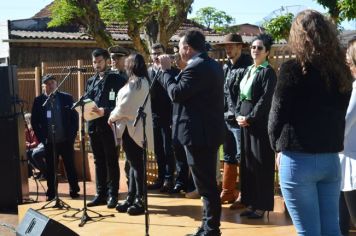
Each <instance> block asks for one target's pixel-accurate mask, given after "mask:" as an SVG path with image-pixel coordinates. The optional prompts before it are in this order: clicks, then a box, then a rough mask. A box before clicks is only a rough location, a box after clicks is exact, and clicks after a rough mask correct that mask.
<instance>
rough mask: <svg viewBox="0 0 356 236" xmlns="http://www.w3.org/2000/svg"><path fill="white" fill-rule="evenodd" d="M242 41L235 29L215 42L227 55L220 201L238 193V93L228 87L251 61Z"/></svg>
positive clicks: (233, 197)
mask: <svg viewBox="0 0 356 236" xmlns="http://www.w3.org/2000/svg"><path fill="white" fill-rule="evenodd" d="M243 44H244V43H243V41H242V37H241V35H238V34H235V33H230V34H227V35H226V36H225V37H224V41H223V42H222V43H219V44H218V45H221V46H223V47H224V48H225V52H226V57H227V59H228V60H227V62H226V63H225V65H224V68H223V69H224V76H225V84H224V94H225V124H226V133H225V141H224V172H223V183H222V192H221V194H220V199H221V203H225V202H229V203H231V202H234V201H235V200H236V199H238V196H239V194H238V192H237V190H236V178H237V164H238V161H239V160H240V127H239V125H238V124H237V121H236V119H235V115H234V114H235V109H236V101H237V97H234V96H233V94H232V93H231V92H230V90H231V89H232V86H233V85H234V83H235V81H236V77H237V75H238V73H239V72H240V71H241V70H242V71H243V70H245V69H246V68H247V67H248V66H249V65H251V64H252V58H251V56H249V55H246V54H242V53H241V51H242V47H243ZM235 207H236V208H238V207H239V201H237V202H236V203H235V204H233V205H232V208H235Z"/></svg>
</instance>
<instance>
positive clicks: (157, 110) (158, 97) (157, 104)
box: [148, 67, 172, 125]
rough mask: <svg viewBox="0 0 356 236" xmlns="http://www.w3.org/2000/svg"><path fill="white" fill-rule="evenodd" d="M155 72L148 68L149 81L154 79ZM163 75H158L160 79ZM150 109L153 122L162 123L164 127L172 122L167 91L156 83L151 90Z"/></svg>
mask: <svg viewBox="0 0 356 236" xmlns="http://www.w3.org/2000/svg"><path fill="white" fill-rule="evenodd" d="M155 75H156V74H155V71H154V70H153V69H152V67H150V68H148V76H149V79H150V81H151V83H152V82H153V79H154V77H155ZM162 76H163V73H161V75H159V77H162ZM151 109H152V118H153V121H154V122H155V121H156V122H162V123H164V124H166V125H170V124H171V122H172V101H171V99H170V98H169V96H168V94H167V91H166V90H165V89H164V88H163V87H162V85H161V84H160V83H159V82H158V83H155V84H154V85H153V87H152V89H151Z"/></svg>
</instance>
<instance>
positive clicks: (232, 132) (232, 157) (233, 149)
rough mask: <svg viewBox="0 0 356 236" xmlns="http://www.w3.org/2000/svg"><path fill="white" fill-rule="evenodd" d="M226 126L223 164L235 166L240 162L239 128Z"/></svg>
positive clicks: (227, 124)
mask: <svg viewBox="0 0 356 236" xmlns="http://www.w3.org/2000/svg"><path fill="white" fill-rule="evenodd" d="M225 124H226V132H225V142H224V146H223V148H224V162H226V163H228V164H237V163H238V162H239V161H240V153H241V147H240V139H241V131H240V127H239V126H236V125H230V124H229V123H228V122H225Z"/></svg>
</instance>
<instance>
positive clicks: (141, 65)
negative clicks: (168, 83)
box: [125, 53, 150, 89]
mask: <svg viewBox="0 0 356 236" xmlns="http://www.w3.org/2000/svg"><path fill="white" fill-rule="evenodd" d="M125 69H126V73H127V76H128V77H129V80H132V79H136V78H137V79H138V80H137V81H136V89H140V88H141V79H144V78H145V79H146V80H147V81H148V82H150V81H149V80H148V72H147V67H146V63H145V59H144V58H143V56H142V55H141V54H136V53H134V54H130V56H129V57H128V58H126V61H125Z"/></svg>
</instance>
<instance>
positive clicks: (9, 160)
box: [0, 66, 29, 211]
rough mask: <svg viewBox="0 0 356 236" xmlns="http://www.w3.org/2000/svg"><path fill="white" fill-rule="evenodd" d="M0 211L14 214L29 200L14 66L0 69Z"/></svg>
mask: <svg viewBox="0 0 356 236" xmlns="http://www.w3.org/2000/svg"><path fill="white" fill-rule="evenodd" d="M0 150H1V152H0V173H1V178H0V186H1V189H3V190H6V191H2V193H1V194H0V209H1V210H2V209H6V210H11V211H17V205H18V204H21V203H22V202H23V199H24V198H26V197H28V193H29V190H28V176H27V158H26V152H25V135H24V120H23V116H22V114H21V104H19V103H18V82H17V78H16V67H15V66H0Z"/></svg>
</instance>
